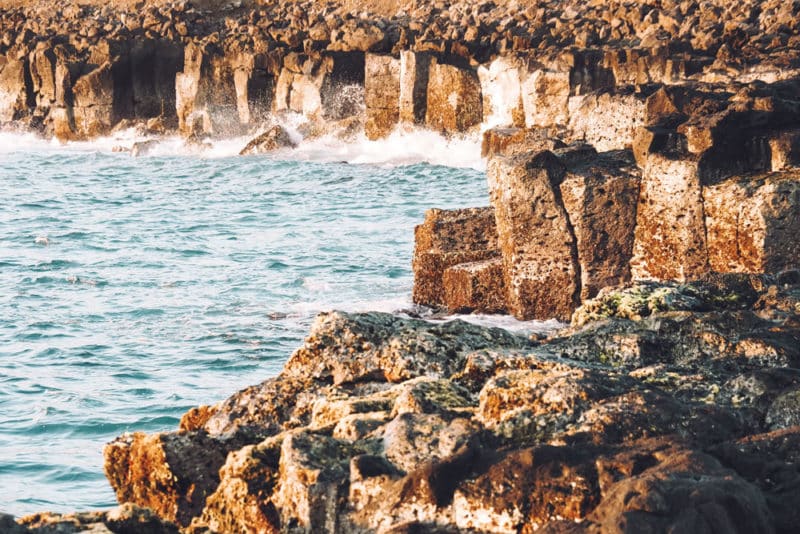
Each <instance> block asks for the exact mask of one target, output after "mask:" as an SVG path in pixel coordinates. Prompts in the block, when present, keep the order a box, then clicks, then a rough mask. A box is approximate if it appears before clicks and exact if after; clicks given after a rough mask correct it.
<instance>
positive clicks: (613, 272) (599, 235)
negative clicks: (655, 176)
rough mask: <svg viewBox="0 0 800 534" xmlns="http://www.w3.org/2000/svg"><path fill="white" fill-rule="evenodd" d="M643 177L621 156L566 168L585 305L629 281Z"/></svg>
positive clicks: (565, 194) (563, 192)
mask: <svg viewBox="0 0 800 534" xmlns="http://www.w3.org/2000/svg"><path fill="white" fill-rule="evenodd" d="M562 159H569V153H567V152H565V153H563V154H562ZM640 179H641V178H640V173H639V170H638V169H637V168H636V167H635V165H634V164H633V162H632V161H630V159H629V158H627V157H625V156H624V155H620V154H603V155H601V156H600V157H590V158H589V159H588V161H585V162H577V163H576V164H573V165H569V166H568V168H567V172H566V174H565V176H564V179H563V181H562V182H561V185H560V186H559V189H560V197H561V199H562V202H563V204H564V209H565V210H566V212H567V214H568V216H569V221H570V224H571V226H572V231H573V232H574V235H575V247H576V252H577V256H578V263H579V267H580V298H581V301H584V300H586V299H588V298H591V297H594V296H595V295H596V294H597V293H598V291H600V290H601V289H603V288H604V287H613V286H618V285H621V284H623V283H625V282H628V281H629V280H630V277H631V274H630V265H629V263H630V260H631V256H632V254H633V236H634V232H633V228H635V226H636V208H637V201H638V196H639V184H640Z"/></svg>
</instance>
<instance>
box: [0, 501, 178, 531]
mask: <svg viewBox="0 0 800 534" xmlns="http://www.w3.org/2000/svg"><path fill="white" fill-rule="evenodd" d="M20 523H21V525H16V526H10V528H9V530H5V529H3V532H8V534H17V533H19V534H23V533H28V532H30V533H34V532H35V533H39V534H51V533H53V534H56V533H57V534H71V533H78V532H91V533H98V534H101V533H111V534H138V533H141V534H178V527H177V526H176V525H175V524H173V523H171V522H169V521H164V520H163V519H161V518H159V517H158V516H157V515H155V514H154V513H153V512H152V511H151V510H148V509H147V508H140V507H138V506H136V505H133V504H130V503H126V504H123V505H120V506H118V507H116V508H114V509H111V510H108V511H104V512H83V513H75V514H63V515H61V514H52V513H42V514H34V515H29V516H26V517H23V518H22V519H20ZM3 527H4V525H3V523H2V519H0V528H3Z"/></svg>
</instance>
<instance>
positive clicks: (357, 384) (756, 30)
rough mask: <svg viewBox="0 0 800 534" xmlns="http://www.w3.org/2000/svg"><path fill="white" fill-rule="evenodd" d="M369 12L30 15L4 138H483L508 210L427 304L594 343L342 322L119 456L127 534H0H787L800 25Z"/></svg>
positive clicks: (553, 11)
mask: <svg viewBox="0 0 800 534" xmlns="http://www.w3.org/2000/svg"><path fill="white" fill-rule="evenodd" d="M373 4H374V5H373ZM373 4H369V5H371V6H372V11H370V10H369V9H367V8H366V7H364V6H361V7H359V6H358V5H350V4H348V3H345V2H342V3H329V4H320V3H310V2H283V3H280V4H277V3H262V4H258V5H249V4H245V5H242V4H241V3H236V4H233V3H219V2H217V3H208V4H204V3H198V4H197V5H196V6H195V5H192V4H189V3H181V4H144V3H141V4H135V5H130V6H127V7H126V6H125V5H121V6H120V7H116V8H115V7H110V6H102V7H100V6H93V5H84V6H80V5H77V4H63V5H61V6H59V8H58V9H50V10H48V7H49V8H53V6H52V5H49V4H47V3H46V2H45V3H42V4H40V5H34V6H22V7H15V8H7V9H5V10H3V11H2V12H0V30H1V31H2V32H3V33H2V39H0V55H1V57H2V59H0V69H1V70H0V121H2V122H3V123H4V124H5V126H6V127H18V128H24V129H33V130H36V131H39V132H41V133H42V134H43V135H46V136H55V137H57V138H59V139H62V140H74V139H88V138H92V137H95V136H98V135H105V134H107V133H109V132H112V131H114V130H115V129H119V128H128V127H131V126H137V125H138V127H139V128H142V129H143V130H148V131H153V132H158V133H166V132H169V131H176V132H179V133H180V134H181V135H183V136H184V137H185V138H186V139H187V142H190V143H197V142H201V143H202V142H203V140H204V139H205V138H207V137H213V136H224V135H233V134H236V135H240V134H243V133H252V134H254V135H255V134H256V133H260V135H259V136H258V137H256V138H254V140H253V142H252V143H251V144H250V145H248V147H247V148H246V150H245V152H246V153H259V152H262V151H269V150H274V149H276V148H284V149H287V150H290V149H291V147H292V146H293V145H294V144H295V143H296V140H295V139H294V138H292V136H290V135H288V133H287V132H286V131H285V130H284V129H283V128H282V127H281V126H280V125H279V123H280V120H281V116H282V115H285V114H287V113H294V114H297V115H300V116H302V117H303V118H304V120H305V124H304V126H303V127H302V132H303V135H304V137H305V138H306V139H308V138H309V137H314V136H318V135H326V134H333V135H339V136H341V137H342V138H343V139H347V138H352V136H354V135H360V134H362V133H363V135H365V136H366V137H367V138H369V139H377V138H381V137H384V136H386V135H389V134H390V133H391V132H392V131H394V130H395V129H396V128H398V127H403V125H416V126H419V127H425V128H429V129H433V130H436V131H439V132H441V133H443V134H445V135H453V134H457V133H465V132H466V133H469V132H472V133H475V132H478V131H479V130H482V129H483V130H485V131H484V133H483V153H484V156H485V157H487V158H488V170H487V181H488V189H489V200H490V204H491V206H490V207H485V208H464V209H460V210H449V211H447V210H437V209H433V210H431V211H429V212H428V214H427V216H426V219H425V221H424V222H422V224H421V225H420V226H419V227H418V228H417V230H416V249H415V253H414V258H413V267H414V272H415V285H414V292H413V299H414V301H415V302H416V303H418V304H423V305H427V306H431V307H435V308H439V309H443V310H445V311H449V312H473V311H478V312H488V313H509V314H511V315H514V316H515V317H517V318H519V319H550V318H554V317H555V318H558V319H560V320H562V321H569V322H570V323H571V326H570V327H569V328H567V329H565V330H562V331H559V332H556V333H553V334H552V335H550V336H529V337H526V336H520V335H514V334H511V333H509V332H507V331H505V330H501V329H496V328H485V327H479V326H475V325H471V324H467V323H464V322H462V321H450V322H443V321H425V320H420V319H414V318H410V317H407V316H401V315H397V314H395V315H391V314H382V313H366V314H347V313H341V312H335V311H334V312H329V313H325V314H322V315H320V316H319V317H318V318H317V321H316V323H315V324H314V326H313V328H312V331H311V333H310V334H309V336H308V337H307V339H306V340H305V342H304V344H303V346H302V347H300V348H299V349H298V350H297V351H295V353H294V354H293V355H292V356H291V357H290V358H289V360H288V362H287V363H286V365H285V367H284V370H283V371H282V372H281V374H280V375H278V376H277V377H274V378H271V379H268V380H266V381H265V382H263V383H261V384H258V385H255V386H252V387H249V388H247V389H245V390H242V391H240V392H238V393H236V394H235V395H233V396H232V397H230V398H229V399H227V400H225V401H222V402H220V403H218V404H216V405H213V406H201V407H198V408H195V409H193V410H191V411H190V412H188V413H187V414H185V416H184V417H183V419H182V421H181V425H180V428H179V429H177V430H176V431H174V432H165V433H160V434H154V435H146V434H142V433H133V434H125V435H123V436H120V437H119V438H118V439H117V440H115V441H113V442H112V443H110V444H108V445H107V447H106V449H105V471H106V475H107V477H108V479H109V481H110V483H111V485H112V487H113V488H114V490H115V492H116V494H117V498H118V500H119V502H120V503H122V504H121V506H120V507H119V508H118V509H115V510H113V511H109V512H91V513H78V514H70V515H57V514H46V513H45V514H37V515H34V516H29V517H25V518H22V519H20V520H18V521H15V520H13V518H10V517H8V516H0V530H2V531H3V532H5V531H8V532H13V533H16V532H19V533H25V532H37V533H41V534H44V533H50V532H84V531H91V532H114V533H126V532H153V533H160V532H178V531H181V532H191V533H202V532H221V533H227V532H387V533H388V532H394V533H401V532H402V533H412V532H448V533H449V532H464V533H479V532H532V531H542V532H572V533H576V532H669V531H671V532H678V531H679V532H696V533H700V532H717V531H724V532H742V533H745V532H748V533H749V532H765V533H767V532H787V533H788V532H792V531H793V530H794V529H795V528H796V525H797V524H800V501H799V500H798V499H800V492H798V488H799V487H800V455H798V450H800V447H799V445H800V272H799V271H798V270H797V269H798V268H800V231H798V230H800V171H798V163H800V98H799V97H798V94H800V71H798V67H800V52H798V50H800V48H798V46H797V45H798V43H799V42H800V41H798V31H797V27H798V20H800V18H798V17H797V15H798V13H797V12H798V10H800V4H794V3H786V2H759V3H754V2H751V3H738V4H736V5H733V6H731V5H729V3H727V2H721V1H719V2H716V1H711V2H702V3H700V2H693V1H686V2H680V3H678V2H668V1H660V2H652V3H639V2H612V3H609V2H589V3H588V4H587V3H578V2H570V1H559V2H555V1H554V2H543V3H537V4H536V5H535V6H532V5H520V4H518V3H516V2H492V1H482V2H479V3H458V2H455V3H446V2H437V3H415V2H409V3H400V2H397V3H386V4H384V5H383V7H381V3H380V2H376V3H373ZM489 126H491V127H492V128H488V127H489ZM133 149H134V152H137V151H139V152H143V151H146V149H147V147H146V146H139V147H138V148H137V147H133ZM3 529H4V530H3Z"/></svg>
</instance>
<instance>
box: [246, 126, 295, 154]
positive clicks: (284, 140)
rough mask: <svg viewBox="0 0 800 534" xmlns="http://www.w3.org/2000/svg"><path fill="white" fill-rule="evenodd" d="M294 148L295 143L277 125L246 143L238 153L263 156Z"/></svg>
mask: <svg viewBox="0 0 800 534" xmlns="http://www.w3.org/2000/svg"><path fill="white" fill-rule="evenodd" d="M296 147H297V143H295V142H294V140H293V139H292V136H291V135H290V134H289V132H288V131H287V130H286V128H284V127H283V126H281V125H279V124H278V125H275V126H273V127H272V128H270V129H269V130H267V131H266V132H264V133H263V134H261V135H259V136H258V137H256V138H254V139H253V140H252V141H250V142H249V143H247V146H245V147H244V148H243V149H242V150H241V152H239V155H240V156H246V155H248V154H264V153H266V152H272V151H273V150H278V149H279V148H296Z"/></svg>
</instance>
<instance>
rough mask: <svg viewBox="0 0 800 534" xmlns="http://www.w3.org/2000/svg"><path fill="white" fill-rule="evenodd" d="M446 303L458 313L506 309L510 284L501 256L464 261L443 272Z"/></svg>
mask: <svg viewBox="0 0 800 534" xmlns="http://www.w3.org/2000/svg"><path fill="white" fill-rule="evenodd" d="M442 285H443V286H444V304H445V307H446V308H447V309H448V310H449V311H451V312H454V313H470V312H479V313H503V312H504V311H505V308H506V285H505V278H504V276H503V260H502V259H501V258H499V257H496V258H492V259H488V260H483V261H474V262H469V263H460V264H458V265H453V266H452V267H448V268H447V269H445V270H444V273H443V275H442Z"/></svg>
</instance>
